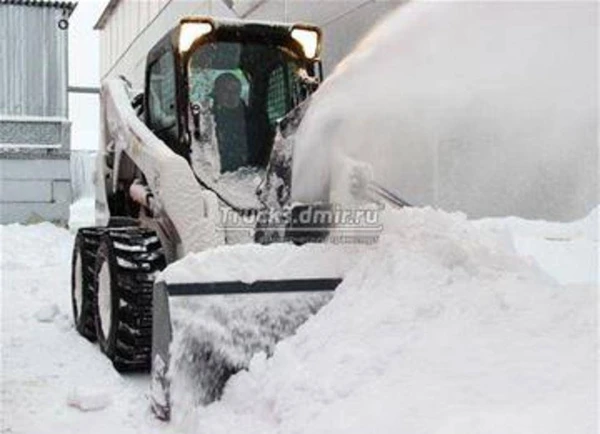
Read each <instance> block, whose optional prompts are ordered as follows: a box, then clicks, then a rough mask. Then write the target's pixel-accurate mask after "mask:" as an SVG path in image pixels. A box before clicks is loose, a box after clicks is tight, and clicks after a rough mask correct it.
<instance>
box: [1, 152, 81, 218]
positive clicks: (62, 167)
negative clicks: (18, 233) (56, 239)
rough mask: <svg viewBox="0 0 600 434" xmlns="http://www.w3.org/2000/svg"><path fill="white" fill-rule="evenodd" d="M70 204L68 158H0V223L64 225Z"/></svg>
mask: <svg viewBox="0 0 600 434" xmlns="http://www.w3.org/2000/svg"><path fill="white" fill-rule="evenodd" d="M70 202H71V183H70V168H69V159H68V157H66V158H65V157H64V156H62V157H61V158H53V159H46V158H40V157H36V156H32V157H31V158H27V159H20V158H19V159H17V158H2V159H0V223H1V224H7V223H15V222H21V223H26V222H35V221H40V220H51V221H57V222H62V223H65V222H66V221H67V220H68V218H69V204H70Z"/></svg>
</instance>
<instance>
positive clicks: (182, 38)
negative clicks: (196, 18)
mask: <svg viewBox="0 0 600 434" xmlns="http://www.w3.org/2000/svg"><path fill="white" fill-rule="evenodd" d="M212 31H213V26H212V24H211V23H208V22H199V23H183V24H182V25H181V29H180V31H179V51H180V52H182V53H183V52H184V51H188V50H189V49H190V47H191V46H192V44H193V43H194V42H195V41H196V40H197V39H198V38H200V37H202V36H204V35H208V34H209V33H210V32H212Z"/></svg>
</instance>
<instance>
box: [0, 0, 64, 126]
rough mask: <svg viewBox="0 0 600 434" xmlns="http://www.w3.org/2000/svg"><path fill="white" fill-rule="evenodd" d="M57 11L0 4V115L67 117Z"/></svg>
mask: <svg viewBox="0 0 600 434" xmlns="http://www.w3.org/2000/svg"><path fill="white" fill-rule="evenodd" d="M61 16H62V10H61V9H58V8H52V7H31V6H21V5H10V4H0V77H1V79H0V80H1V81H0V83H2V86H1V87H0V115H12V116H53V117H66V116H67V98H66V96H67V70H66V66H67V62H66V56H67V37H68V32H67V31H64V30H60V29H59V28H58V25H57V23H58V20H59V18H60V17H61Z"/></svg>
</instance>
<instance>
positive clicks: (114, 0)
mask: <svg viewBox="0 0 600 434" xmlns="http://www.w3.org/2000/svg"><path fill="white" fill-rule="evenodd" d="M120 1H121V0H110V1H109V2H108V4H107V5H106V7H105V8H104V10H103V11H102V15H100V18H98V21H97V22H96V24H94V30H102V29H104V26H105V25H106V22H107V21H108V19H109V18H110V16H111V15H112V13H113V11H114V10H115V8H116V7H117V5H118V4H119V2H120Z"/></svg>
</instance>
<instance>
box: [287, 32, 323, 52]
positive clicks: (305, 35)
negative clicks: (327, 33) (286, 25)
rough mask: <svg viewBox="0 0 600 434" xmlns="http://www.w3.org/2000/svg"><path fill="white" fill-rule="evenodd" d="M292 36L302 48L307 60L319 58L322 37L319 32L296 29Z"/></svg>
mask: <svg viewBox="0 0 600 434" xmlns="http://www.w3.org/2000/svg"><path fill="white" fill-rule="evenodd" d="M291 36H292V38H293V39H295V40H296V41H297V42H298V43H299V44H300V45H301V46H302V49H303V50H304V55H305V56H306V58H307V59H314V58H316V57H317V54H318V51H319V37H320V35H319V32H318V31H317V30H311V29H303V28H295V29H293V30H292V33H291Z"/></svg>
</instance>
